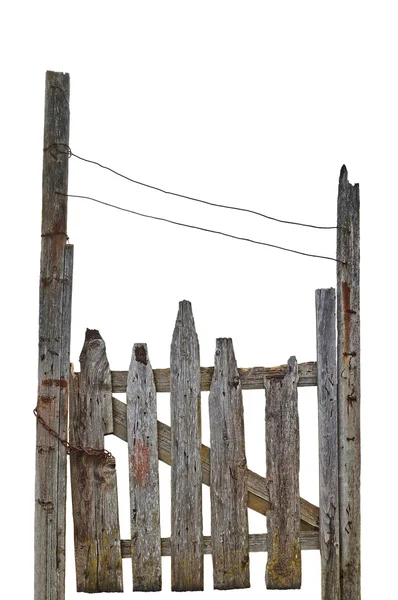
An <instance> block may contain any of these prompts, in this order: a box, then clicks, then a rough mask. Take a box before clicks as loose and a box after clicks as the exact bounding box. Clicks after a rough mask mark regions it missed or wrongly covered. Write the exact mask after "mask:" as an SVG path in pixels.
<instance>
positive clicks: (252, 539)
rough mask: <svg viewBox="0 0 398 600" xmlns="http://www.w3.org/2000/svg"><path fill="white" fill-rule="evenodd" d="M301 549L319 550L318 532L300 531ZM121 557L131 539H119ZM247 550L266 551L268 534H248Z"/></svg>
mask: <svg viewBox="0 0 398 600" xmlns="http://www.w3.org/2000/svg"><path fill="white" fill-rule="evenodd" d="M300 538H301V549H302V550H319V534H318V532H317V531H302V532H301V533H300ZM121 546H122V558H131V540H121ZM161 551H162V556H171V546H170V538H162V540H161ZM203 551H204V554H211V553H212V544H211V536H210V535H204V536H203ZM249 552H268V535H267V534H266V533H252V534H250V535H249Z"/></svg>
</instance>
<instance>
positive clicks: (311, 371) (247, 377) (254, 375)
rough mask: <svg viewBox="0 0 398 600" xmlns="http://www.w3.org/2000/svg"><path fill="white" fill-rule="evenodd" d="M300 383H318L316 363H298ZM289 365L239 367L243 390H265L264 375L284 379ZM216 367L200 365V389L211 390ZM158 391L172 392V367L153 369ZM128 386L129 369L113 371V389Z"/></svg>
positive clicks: (303, 385) (119, 389)
mask: <svg viewBox="0 0 398 600" xmlns="http://www.w3.org/2000/svg"><path fill="white" fill-rule="evenodd" d="M298 370H299V383H298V385H299V386H301V387H308V386H314V385H316V373H317V370H316V363H315V362H306V363H300V364H299V365H298ZM286 371H287V365H279V366H278V367H252V368H249V369H247V368H238V372H239V379H240V381H241V385H242V390H263V389H264V377H266V378H267V379H275V378H276V379H282V378H283V377H284V376H285V375H286ZM213 373H214V367H200V389H201V391H202V392H206V391H207V392H208V391H209V390H210V384H211V380H212V378H213ZM153 376H154V379H155V387H156V391H157V392H170V369H153ZM126 386H127V371H112V391H113V392H114V393H115V394H117V393H120V394H124V393H125V392H126Z"/></svg>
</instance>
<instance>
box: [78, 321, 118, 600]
mask: <svg viewBox="0 0 398 600" xmlns="http://www.w3.org/2000/svg"><path fill="white" fill-rule="evenodd" d="M80 365H81V372H80V374H75V375H74V376H73V377H72V386H71V396H70V413H71V414H70V442H71V444H73V445H75V446H79V445H81V446H83V447H85V448H96V449H103V448H104V435H105V434H106V433H109V432H111V431H112V429H113V419H112V418H111V419H110V418H109V416H110V415H112V393H111V375H110V370H109V364H108V360H107V358H106V351H105V343H104V341H103V339H102V338H101V336H100V334H99V332H98V331H97V330H95V329H93V330H90V329H88V330H87V332H86V338H85V342H84V346H83V350H82V353H81V355H80ZM115 467H116V465H115V459H114V457H101V456H88V455H87V454H85V453H83V452H72V454H71V459H70V468H71V486H72V507H73V521H74V534H75V563H76V581H77V591H79V592H122V591H123V577H122V556H121V548H120V531H119V514H118V499H117V481H116V468H115Z"/></svg>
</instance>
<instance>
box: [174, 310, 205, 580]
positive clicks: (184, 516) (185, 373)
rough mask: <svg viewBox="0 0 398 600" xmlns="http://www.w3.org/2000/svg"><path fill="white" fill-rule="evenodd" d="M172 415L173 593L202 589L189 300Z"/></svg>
mask: <svg viewBox="0 0 398 600" xmlns="http://www.w3.org/2000/svg"><path fill="white" fill-rule="evenodd" d="M170 412H171V421H170V423H171V589H172V591H195V590H203V523H202V469H201V423H200V360H199V342H198V337H197V335H196V330H195V323H194V319H193V314H192V308H191V304H190V302H188V301H186V300H184V301H182V302H180V304H179V310H178V315H177V321H176V325H175V328H174V333H173V340H172V344H171V356H170Z"/></svg>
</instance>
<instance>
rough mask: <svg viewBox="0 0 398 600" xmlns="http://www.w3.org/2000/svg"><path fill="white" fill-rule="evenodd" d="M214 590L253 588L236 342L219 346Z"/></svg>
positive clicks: (213, 420)
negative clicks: (251, 583) (234, 347)
mask: <svg viewBox="0 0 398 600" xmlns="http://www.w3.org/2000/svg"><path fill="white" fill-rule="evenodd" d="M209 416H210V447H211V466H210V500H211V537H212V554H213V585H214V588H215V589H216V590H232V589H241V588H248V587H250V569H249V525H248V517H247V466H246V452H245V431H244V420H243V399H242V388H241V385H240V380H239V375H238V368H237V365H236V359H235V353H234V349H233V344H232V340H231V339H230V338H219V339H217V341H216V354H215V361H214V375H213V380H212V382H211V387H210V394H209Z"/></svg>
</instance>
